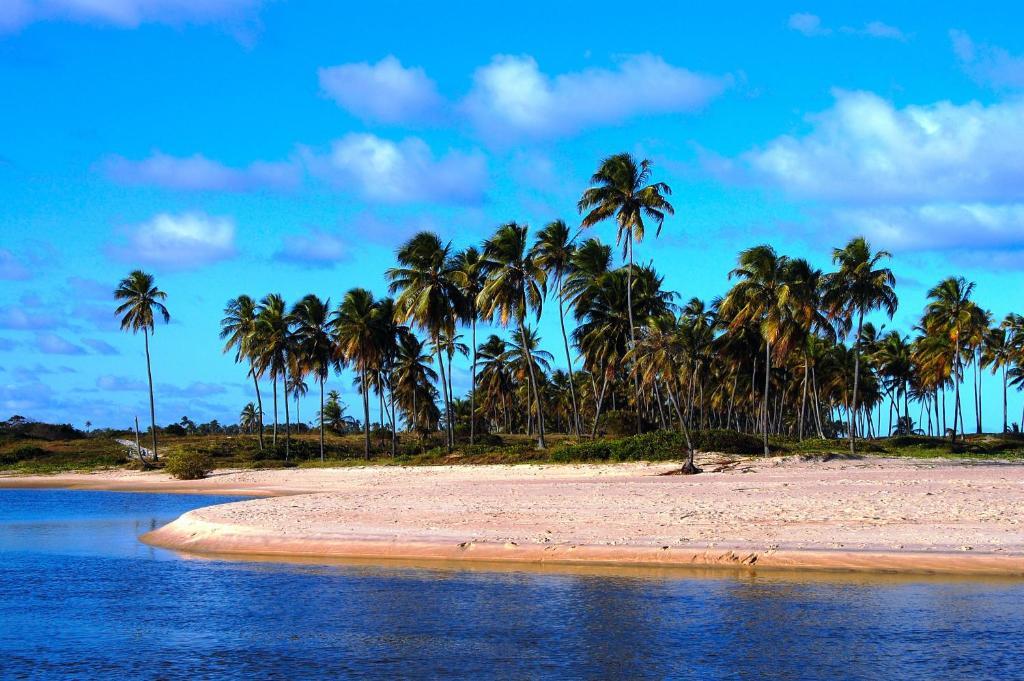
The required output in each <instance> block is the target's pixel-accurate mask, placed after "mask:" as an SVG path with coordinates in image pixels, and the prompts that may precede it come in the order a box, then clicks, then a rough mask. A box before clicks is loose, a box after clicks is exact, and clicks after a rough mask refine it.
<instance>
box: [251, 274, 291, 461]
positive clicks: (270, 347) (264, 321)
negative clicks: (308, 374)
mask: <svg viewBox="0 0 1024 681" xmlns="http://www.w3.org/2000/svg"><path fill="white" fill-rule="evenodd" d="M290 326H291V318H290V316H289V314H288V306H287V305H286V304H285V302H284V298H282V297H281V295H280V294H277V293H271V294H270V295H267V296H264V297H263V299H262V300H261V301H260V303H259V305H258V306H257V308H256V332H255V334H254V338H255V341H254V345H255V348H256V353H257V355H256V367H257V371H258V372H259V373H260V374H263V373H264V372H265V371H266V372H269V374H270V380H271V381H272V382H273V386H274V447H275V448H276V447H277V381H278V379H280V380H281V381H282V384H283V386H284V423H285V444H284V456H285V459H286V460H287V459H288V458H290V456H291V439H292V437H291V436H292V428H291V413H290V411H289V408H288V367H289V363H290V359H289V358H290V354H291V351H292V349H293V338H292V334H291V328H290Z"/></svg>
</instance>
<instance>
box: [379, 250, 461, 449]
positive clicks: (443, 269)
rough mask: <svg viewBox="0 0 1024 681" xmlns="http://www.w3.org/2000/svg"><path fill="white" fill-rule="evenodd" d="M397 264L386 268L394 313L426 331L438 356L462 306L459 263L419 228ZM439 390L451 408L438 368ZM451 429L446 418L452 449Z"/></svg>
mask: <svg viewBox="0 0 1024 681" xmlns="http://www.w3.org/2000/svg"><path fill="white" fill-rule="evenodd" d="M396 259H397V260H398V267H393V268H391V269H389V270H388V271H387V273H386V274H387V278H388V280H389V281H390V282H391V283H390V285H389V291H390V292H391V293H398V294H399V295H398V298H397V299H396V300H395V314H396V317H397V318H398V319H399V320H400V321H401V322H403V323H408V322H413V323H415V324H417V325H418V326H419V327H420V328H422V329H423V330H424V331H426V332H427V333H428V334H429V335H430V338H431V340H432V341H433V345H434V350H435V352H436V353H437V363H438V367H439V368H440V367H443V364H442V359H441V343H440V339H441V335H442V334H448V335H451V334H454V332H455V322H456V319H457V318H458V317H459V315H460V314H461V311H462V310H464V309H465V301H464V299H463V294H462V287H461V286H460V285H459V281H460V275H459V265H458V263H457V262H456V261H455V259H454V258H452V257H451V244H450V243H448V244H444V243H442V242H441V238H440V237H438V236H437V235H436V234H434V233H432V232H420V233H419V234H416V235H415V236H413V237H412V238H411V239H409V241H407V242H406V243H405V244H404V245H403V246H402V247H401V248H399V249H398V253H397V256H396ZM440 373H441V392H442V393H443V396H444V404H445V411H446V412H450V410H451V404H450V401H449V398H448V385H447V378H446V377H445V374H444V371H441V372H440ZM453 444H454V431H452V429H451V419H448V430H447V446H448V451H449V452H450V451H451V450H452V446H453Z"/></svg>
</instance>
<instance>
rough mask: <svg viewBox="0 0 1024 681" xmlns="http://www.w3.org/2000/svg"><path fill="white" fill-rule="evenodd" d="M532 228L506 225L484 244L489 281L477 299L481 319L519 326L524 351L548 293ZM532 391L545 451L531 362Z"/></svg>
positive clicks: (541, 407)
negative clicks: (531, 319)
mask: <svg viewBox="0 0 1024 681" xmlns="http://www.w3.org/2000/svg"><path fill="white" fill-rule="evenodd" d="M528 237H529V227H527V226H526V225H519V224H516V223H515V222H510V223H508V224H505V225H502V226H501V227H499V228H498V231H496V232H495V233H494V236H492V237H491V238H490V239H488V240H487V241H486V242H484V262H485V263H486V269H487V280H486V281H485V282H484V287H483V289H482V290H481V291H480V295H479V297H478V298H477V304H478V305H479V307H480V316H481V318H483V319H495V318H497V320H498V322H499V323H500V324H501V325H502V326H506V327H507V326H508V325H509V323H510V322H515V323H516V325H517V327H518V329H519V334H520V339H521V340H522V343H523V347H529V342H528V340H527V337H526V314H527V313H528V312H529V311H531V310H533V311H534V312H535V313H536V316H537V318H538V319H539V318H540V312H541V307H542V306H543V302H544V295H545V293H546V292H547V287H546V282H547V274H546V273H545V272H544V269H543V268H542V267H541V266H540V265H539V264H538V263H537V261H536V259H535V258H534V257H533V255H532V254H530V253H529V252H528V251H527V247H528ZM526 364H527V367H528V369H529V379H530V390H532V391H533V395H534V396H535V397H536V401H537V446H538V447H539V448H540V449H544V448H545V447H546V446H547V445H546V443H545V441H544V403H543V400H542V399H541V395H540V392H539V385H540V384H539V383H538V380H537V370H536V367H534V362H533V361H527V363H526Z"/></svg>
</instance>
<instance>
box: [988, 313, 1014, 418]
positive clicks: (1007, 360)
mask: <svg viewBox="0 0 1024 681" xmlns="http://www.w3.org/2000/svg"><path fill="white" fill-rule="evenodd" d="M1014 327H1015V324H1014V319H1013V316H1012V315H1007V317H1006V319H1004V320H1003V322H1002V323H1001V324H1000V325H999V326H996V327H993V328H991V329H989V331H988V333H987V334H986V335H985V344H984V348H983V349H982V351H981V368H982V369H987V368H989V367H991V368H992V375H993V376H994V375H995V374H996V373H998V372H1002V376H1003V432H1004V433H1005V432H1007V431H1009V429H1010V416H1009V411H1008V405H1007V397H1006V393H1007V380H1006V372H1007V370H1008V369H1009V368H1010V367H1012V366H1013V365H1014V360H1015V358H1016V353H1015V352H1014V347H1013V346H1014V338H1013V329H1014Z"/></svg>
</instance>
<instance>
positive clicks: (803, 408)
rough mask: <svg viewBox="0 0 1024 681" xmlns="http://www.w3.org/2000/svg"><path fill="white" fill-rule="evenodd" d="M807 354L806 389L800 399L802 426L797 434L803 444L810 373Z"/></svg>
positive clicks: (805, 354) (805, 355) (804, 388)
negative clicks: (808, 375) (808, 374)
mask: <svg viewBox="0 0 1024 681" xmlns="http://www.w3.org/2000/svg"><path fill="white" fill-rule="evenodd" d="M808 368H809V367H808V361H807V353H806V352H805V353H804V387H803V394H802V395H801V397H800V419H799V421H800V426H799V432H798V433H797V441H798V442H803V440H804V413H806V411H807V371H808Z"/></svg>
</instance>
